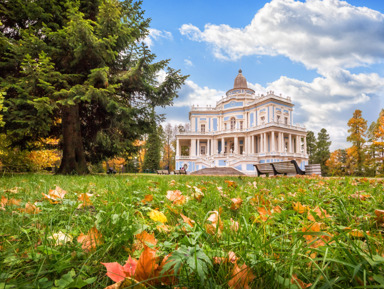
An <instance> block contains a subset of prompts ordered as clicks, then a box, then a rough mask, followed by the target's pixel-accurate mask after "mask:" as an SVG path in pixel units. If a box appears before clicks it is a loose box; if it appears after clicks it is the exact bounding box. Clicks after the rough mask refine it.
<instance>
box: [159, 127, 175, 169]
mask: <svg viewBox="0 0 384 289" xmlns="http://www.w3.org/2000/svg"><path fill="white" fill-rule="evenodd" d="M176 129H177V127H176V126H172V125H171V124H170V123H167V124H166V125H165V127H164V135H163V137H164V141H163V147H162V164H163V167H167V169H168V170H170V171H172V170H174V165H175V154H176V151H175V150H176V146H175V136H176Z"/></svg>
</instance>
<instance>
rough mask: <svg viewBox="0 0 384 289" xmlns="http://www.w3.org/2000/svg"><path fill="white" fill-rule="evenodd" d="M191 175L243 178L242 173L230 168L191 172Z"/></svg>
mask: <svg viewBox="0 0 384 289" xmlns="http://www.w3.org/2000/svg"><path fill="white" fill-rule="evenodd" d="M191 175H210V176H212V175H216V176H245V174H243V173H242V172H240V171H238V170H236V169H234V168H231V167H215V168H205V169H201V170H198V171H195V172H192V173H191Z"/></svg>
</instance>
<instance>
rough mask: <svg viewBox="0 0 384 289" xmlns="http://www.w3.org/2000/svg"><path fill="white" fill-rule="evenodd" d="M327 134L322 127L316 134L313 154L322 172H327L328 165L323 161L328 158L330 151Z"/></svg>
mask: <svg viewBox="0 0 384 289" xmlns="http://www.w3.org/2000/svg"><path fill="white" fill-rule="evenodd" d="M329 139H330V137H329V134H328V132H327V130H326V129H325V128H322V129H321V130H320V132H319V133H318V134H317V142H316V153H315V156H314V162H315V163H317V164H320V165H321V171H322V173H323V174H327V172H328V167H327V166H326V165H325V162H326V161H327V160H328V159H329V157H330V155H331V153H330V151H329V148H330V146H331V144H332V142H331V141H330V140H329Z"/></svg>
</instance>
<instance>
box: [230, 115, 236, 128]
mask: <svg viewBox="0 0 384 289" xmlns="http://www.w3.org/2000/svg"><path fill="white" fill-rule="evenodd" d="M235 128H236V118H234V117H232V118H231V130H234V129H235Z"/></svg>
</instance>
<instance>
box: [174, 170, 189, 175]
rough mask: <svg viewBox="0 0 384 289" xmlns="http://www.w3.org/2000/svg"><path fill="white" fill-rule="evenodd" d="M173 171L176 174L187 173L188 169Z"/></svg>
mask: <svg viewBox="0 0 384 289" xmlns="http://www.w3.org/2000/svg"><path fill="white" fill-rule="evenodd" d="M173 173H174V174H175V175H186V174H187V171H186V170H174V171H173Z"/></svg>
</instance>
